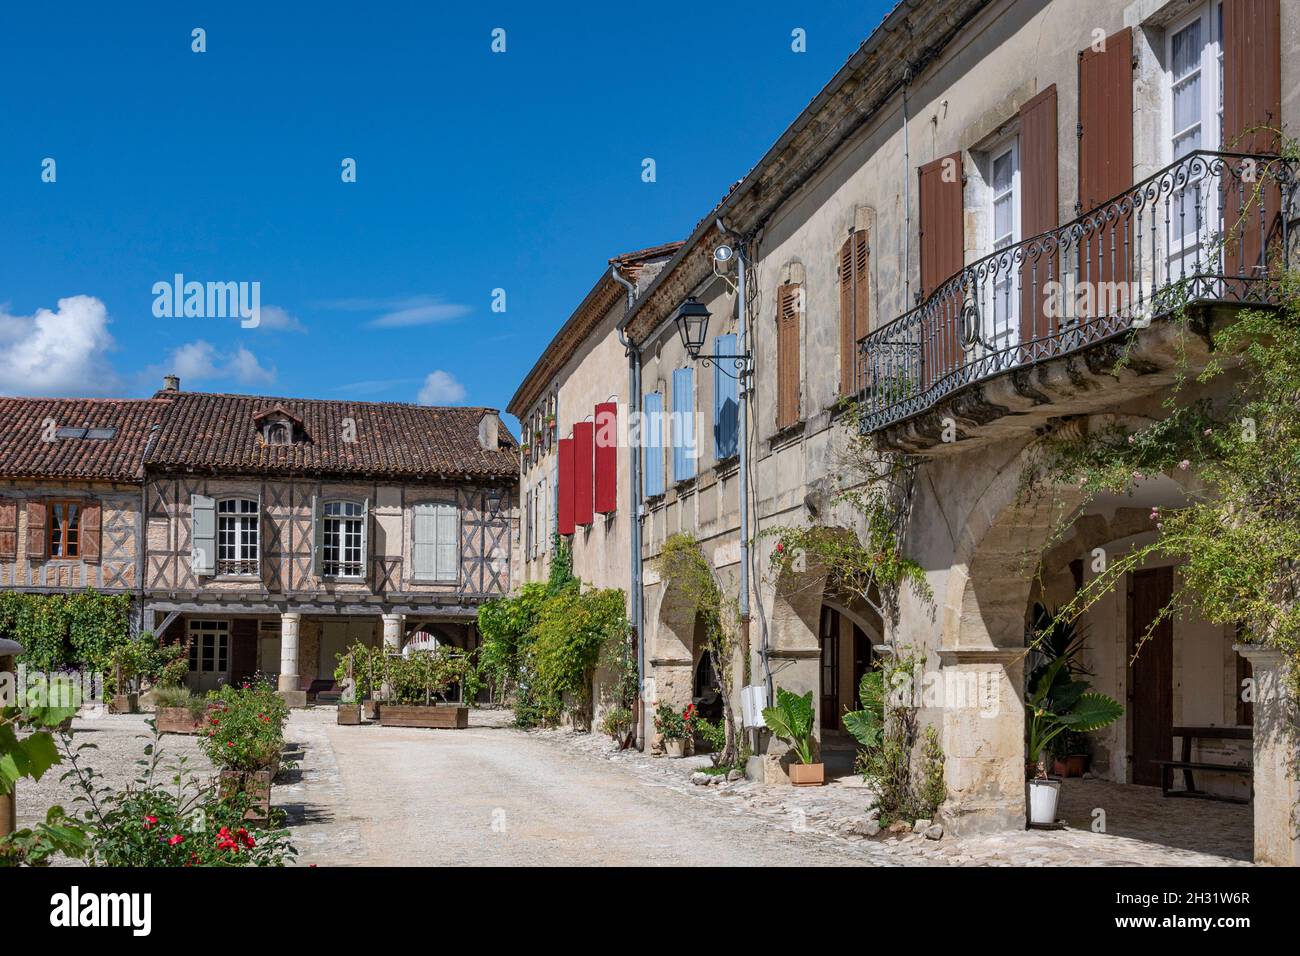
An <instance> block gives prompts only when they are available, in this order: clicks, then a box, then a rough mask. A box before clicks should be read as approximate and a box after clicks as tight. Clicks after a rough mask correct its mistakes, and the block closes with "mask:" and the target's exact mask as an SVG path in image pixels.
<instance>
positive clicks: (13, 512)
mask: <svg viewBox="0 0 1300 956" xmlns="http://www.w3.org/2000/svg"><path fill="white" fill-rule="evenodd" d="M17 558H18V502H17V501H15V500H14V499H13V498H0V561H14V560H16V559H17Z"/></svg>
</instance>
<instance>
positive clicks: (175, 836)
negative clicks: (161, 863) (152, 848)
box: [167, 833, 185, 846]
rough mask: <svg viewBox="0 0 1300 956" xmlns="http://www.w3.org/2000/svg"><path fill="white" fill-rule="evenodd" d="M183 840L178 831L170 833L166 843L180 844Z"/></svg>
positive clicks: (169, 844)
mask: <svg viewBox="0 0 1300 956" xmlns="http://www.w3.org/2000/svg"><path fill="white" fill-rule="evenodd" d="M184 842H185V837H183V836H181V835H180V834H179V833H174V834H172V838H171V839H170V840H168V841H167V845H168V846H180V845H181V844H182V843H184Z"/></svg>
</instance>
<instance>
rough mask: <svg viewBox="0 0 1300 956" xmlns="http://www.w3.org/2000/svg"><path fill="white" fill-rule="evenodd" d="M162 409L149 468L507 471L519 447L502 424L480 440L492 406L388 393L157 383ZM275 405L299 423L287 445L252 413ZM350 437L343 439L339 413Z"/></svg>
mask: <svg viewBox="0 0 1300 956" xmlns="http://www.w3.org/2000/svg"><path fill="white" fill-rule="evenodd" d="M154 397H155V398H166V399H168V402H167V404H169V405H170V407H171V408H170V411H169V412H168V414H167V416H166V418H165V419H164V421H163V427H162V429H161V430H160V432H159V435H158V440H157V441H156V442H155V443H154V445H153V447H152V448H151V450H150V453H149V459H148V467H149V469H150V470H151V471H153V470H155V469H156V470H159V471H176V470H189V469H194V470H199V471H205V472H217V473H226V474H280V475H290V474H293V475H304V474H313V475H328V476H337V477H349V476H356V477H360V476H363V475H369V476H379V477H404V478H421V477H423V478H432V477H437V476H447V477H464V478H503V477H508V478H514V477H516V476H517V475H518V472H519V461H518V446H517V445H516V443H515V439H514V436H513V435H511V434H510V431H509V430H508V429H507V428H506V427H505V425H504V424H501V425H500V426H499V427H498V429H497V436H498V437H497V445H498V447H497V448H496V449H495V450H491V451H489V450H487V449H485V448H483V447H482V446H481V445H480V444H479V438H478V434H479V422H480V421H481V420H482V418H483V416H484V415H485V414H488V413H492V414H496V409H492V408H480V407H435V406H425V405H403V404H398V403H393V402H349V401H325V400H320V399H304V398H271V397H267V396H260V395H221V394H213V393H208V392H184V391H182V392H172V391H167V390H164V391H161V392H158V393H157V395H155V396H154ZM271 410H277V411H282V412H284V413H285V414H287V415H289V416H290V417H293V418H295V419H297V420H298V421H299V422H300V423H301V430H300V431H298V430H295V439H296V440H295V442H294V444H292V445H267V444H266V443H265V442H264V441H263V440H262V433H261V429H260V428H259V427H258V425H257V423H256V422H255V421H254V419H255V418H256V417H258V416H259V415H260V414H261V413H263V412H266V411H271ZM347 418H351V419H352V420H353V421H354V422H355V425H356V440H355V441H352V442H348V441H345V440H344V430H345V424H344V419H347Z"/></svg>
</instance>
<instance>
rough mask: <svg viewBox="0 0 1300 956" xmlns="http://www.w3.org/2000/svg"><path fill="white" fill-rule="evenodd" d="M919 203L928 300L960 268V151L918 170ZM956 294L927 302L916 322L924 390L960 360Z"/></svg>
mask: <svg viewBox="0 0 1300 956" xmlns="http://www.w3.org/2000/svg"><path fill="white" fill-rule="evenodd" d="M919 180H920V196H919V201H920V205H921V298H922V299H923V300H924V299H929V298H930V296H932V295H933V294H934V293H935V291H936V290H937V289H938V288H939V287H940V286H941V285H943V283H944V282H945V281H947V280H948V279H951V278H952V277H953V276H955V275H957V274H958V273H959V272H961V270H962V269H963V268H964V267H965V265H966V250H965V238H964V236H963V228H962V222H963V219H964V210H963V208H962V165H961V153H960V152H957V153H953V154H952V155H950V156H944V157H942V158H941V159H936V160H935V161H934V162H932V163H927V164H926V165H924V166H922V167H921V168H920V170H919ZM961 307H962V296H961V293H960V290H957V291H956V292H954V293H952V294H949V295H947V296H945V300H944V301H939V302H934V303H931V304H930V308H929V309H928V311H927V312H926V313H925V315H924V316H923V319H922V323H921V363H922V367H923V369H924V372H925V375H924V383H923V384H924V385H925V386H929V385H931V384H933V383H934V382H935V381H937V380H938V379H940V378H942V377H943V376H944V375H946V374H947V373H948V372H950V371H952V370H953V369H955V368H957V367H958V366H959V365H961V363H962V361H963V357H962V352H961V345H960V339H959V338H958V334H959V331H958V321H959V320H960V318H961Z"/></svg>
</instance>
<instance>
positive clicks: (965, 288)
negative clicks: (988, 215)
mask: <svg viewBox="0 0 1300 956" xmlns="http://www.w3.org/2000/svg"><path fill="white" fill-rule="evenodd" d="M1296 172H1297V171H1296V169H1295V168H1294V166H1293V165H1292V164H1291V163H1289V162H1287V161H1285V160H1282V159H1279V158H1278V157H1277V156H1266V155H1251V154H1245V153H1214V152H1207V151H1198V152H1193V153H1189V154H1188V155H1187V156H1184V157H1182V158H1181V159H1179V160H1178V161H1177V162H1175V163H1172V164H1171V165H1169V166H1167V167H1165V168H1164V169H1162V170H1160V171H1159V172H1158V173H1156V174H1155V175H1153V176H1151V177H1150V178H1148V179H1145V180H1143V181H1142V182H1140V183H1137V184H1136V185H1134V186H1133V187H1132V188H1130V189H1128V190H1127V191H1125V192H1124V193H1122V194H1120V195H1119V196H1116V197H1115V198H1114V199H1111V200H1109V201H1108V202H1106V203H1103V204H1102V205H1101V206H1100V207H1098V208H1097V209H1095V210H1093V211H1091V212H1089V213H1087V214H1085V215H1083V216H1081V217H1079V218H1078V219H1075V220H1074V221H1073V222H1070V223H1067V224H1066V225H1064V226H1061V227H1059V228H1057V229H1054V230H1052V231H1050V232H1046V233H1043V234H1041V235H1037V236H1033V237H1031V238H1028V239H1024V240H1022V241H1020V242H1017V243H1015V244H1013V245H1008V246H1006V247H1004V248H1001V249H998V250H997V251H995V252H994V253H992V254H991V255H987V256H985V257H983V258H982V259H979V260H977V261H975V262H973V263H971V264H970V265H968V266H966V267H965V268H964V269H962V271H961V272H959V273H957V274H956V275H954V276H952V277H950V278H949V279H947V280H946V281H944V282H943V283H942V284H941V285H940V286H939V287H938V288H937V289H935V290H934V291H933V292H932V293H931V294H930V295H929V296H928V297H927V298H926V299H925V300H924V301H923V302H921V303H920V304H919V305H918V306H916V307H915V308H913V309H912V310H911V311H909V312H906V313H904V314H903V315H902V316H900V317H899V318H897V319H895V320H894V321H892V322H890V323H889V324H887V325H885V326H883V327H881V328H879V329H877V330H875V331H874V332H871V333H869V334H868V335H866V336H864V337H863V338H862V339H860V340H859V341H858V349H859V361H858V386H859V387H858V395H859V397H860V399H861V401H862V410H863V429H864V430H865V431H867V432H874V431H878V430H880V429H883V428H887V427H889V426H890V425H894V424H896V423H898V422H901V421H903V420H905V419H908V418H911V417H913V416H915V415H918V414H921V413H923V412H925V411H927V410H929V409H931V408H932V407H934V406H935V405H936V404H937V403H939V402H940V401H942V400H943V399H945V398H947V397H948V396H950V395H952V394H954V393H955V392H957V391H959V390H961V389H963V388H965V387H967V386H971V385H974V384H975V383H978V382H980V381H982V380H986V379H988V378H990V377H992V376H997V375H1000V374H1002V373H1004V372H1008V371H1011V370H1015V369H1023V368H1027V367H1030V366H1033V365H1035V364H1037V363H1040V362H1044V361H1046V360H1049V359H1053V358H1056V357H1058V356H1062V355H1067V354H1069V353H1072V352H1077V351H1079V350H1080V349H1083V348H1085V347H1087V346H1090V345H1093V344H1095V343H1098V342H1101V341H1104V340H1106V339H1110V338H1114V337H1117V336H1120V335H1122V334H1124V333H1126V332H1128V331H1129V330H1130V329H1134V328H1143V327H1145V326H1147V325H1149V324H1150V323H1151V321H1152V320H1154V319H1156V318H1160V317H1163V316H1168V315H1170V314H1172V313H1174V312H1175V311H1176V310H1177V309H1178V308H1179V307H1181V306H1183V305H1187V304H1198V305H1201V304H1203V305H1216V304H1219V305H1223V304H1245V305H1252V304H1254V305H1264V304H1272V303H1275V302H1276V299H1277V295H1278V283H1277V281H1276V280H1277V272H1278V268H1277V267H1279V266H1281V267H1282V268H1283V269H1285V268H1286V267H1288V266H1289V265H1290V262H1289V239H1290V236H1289V233H1288V228H1289V223H1290V221H1291V215H1292V210H1293V200H1294V198H1295V190H1296V180H1297V176H1296Z"/></svg>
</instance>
